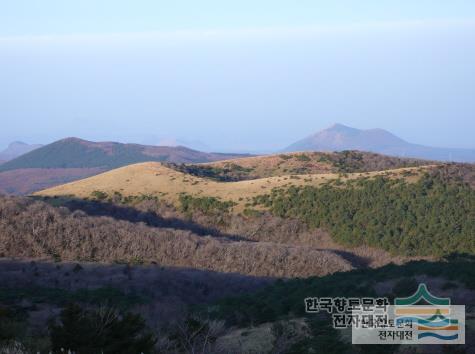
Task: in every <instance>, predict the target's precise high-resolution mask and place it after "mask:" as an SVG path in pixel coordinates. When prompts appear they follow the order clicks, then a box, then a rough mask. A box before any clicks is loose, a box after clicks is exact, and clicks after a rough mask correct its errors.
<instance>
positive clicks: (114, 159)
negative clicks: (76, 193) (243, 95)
mask: <svg viewBox="0 0 475 354" xmlns="http://www.w3.org/2000/svg"><path fill="white" fill-rule="evenodd" d="M245 156H249V155H242V154H221V153H206V152H201V151H196V150H192V149H189V148H186V147H183V146H176V147H169V146H150V145H139V144H121V143H115V142H92V141H86V140H82V139H78V138H66V139H62V140H59V141H56V142H54V143H51V144H48V145H45V146H43V147H40V148H37V149H35V150H33V151H30V152H28V153H26V154H24V155H21V156H19V157H17V158H15V159H12V160H10V161H7V162H5V163H3V164H1V165H0V193H1V192H3V193H9V194H28V193H31V192H34V191H37V190H40V189H44V188H48V187H52V186H56V185H59V184H63V183H67V182H71V181H74V180H76V179H82V178H86V177H89V176H93V175H96V174H98V173H101V172H105V171H108V170H111V169H114V168H117V167H121V166H125V165H130V164H133V163H138V162H146V161H157V162H174V163H198V162H213V161H219V160H228V159H233V158H237V157H245Z"/></svg>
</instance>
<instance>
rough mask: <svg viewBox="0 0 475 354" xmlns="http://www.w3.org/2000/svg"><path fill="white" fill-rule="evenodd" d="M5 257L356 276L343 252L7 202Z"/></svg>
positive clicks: (0, 202) (0, 231)
mask: <svg viewBox="0 0 475 354" xmlns="http://www.w3.org/2000/svg"><path fill="white" fill-rule="evenodd" d="M0 221H1V222H0V256H3V257H5V256H8V257H20V258H49V259H56V260H67V261H97V262H108V263H113V262H129V263H130V262H132V263H134V262H135V263H151V262H156V263H158V264H160V265H163V266H178V267H191V268H195V269H202V270H210V271H219V272H226V273H240V274H246V275H254V276H270V277H296V276H299V277H305V276H312V275H325V274H331V273H334V272H336V271H346V270H350V269H352V266H351V263H350V262H348V261H347V260H345V259H344V258H343V257H341V256H340V255H338V254H337V253H335V252H331V251H325V250H324V251H322V250H319V249H315V248H312V247H308V246H293V245H286V244H278V243H273V242H250V241H231V240H227V239H218V238H214V237H211V236H207V237H203V236H198V235H196V234H194V233H192V232H189V231H184V230H175V229H170V228H160V227H150V226H147V225H145V224H143V223H131V222H128V221H122V220H115V219H113V218H110V217H92V216H87V215H86V214H85V213H83V212H80V211H75V212H73V213H71V212H70V211H69V210H67V209H66V208H54V207H52V206H50V205H48V204H46V203H44V202H39V201H32V200H30V199H27V198H15V197H1V198H0Z"/></svg>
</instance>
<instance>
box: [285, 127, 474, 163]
mask: <svg viewBox="0 0 475 354" xmlns="http://www.w3.org/2000/svg"><path fill="white" fill-rule="evenodd" d="M342 150H360V151H370V152H375V153H379V154H384V155H390V156H402V157H416V158H421V159H427V160H439V161H456V162H475V149H456V148H453V149H452V148H437V147H429V146H423V145H418V144H412V143H409V142H407V141H405V140H403V139H401V138H399V137H397V136H395V135H394V134H392V133H390V132H388V131H386V130H384V129H368V130H360V129H356V128H351V127H347V126H345V125H342V124H335V125H333V126H331V127H330V128H328V129H324V130H322V131H320V132H318V133H316V134H313V135H311V136H309V137H306V138H304V139H302V140H299V141H297V142H295V143H294V144H292V145H290V146H288V147H287V148H285V149H284V151H288V152H290V151H342Z"/></svg>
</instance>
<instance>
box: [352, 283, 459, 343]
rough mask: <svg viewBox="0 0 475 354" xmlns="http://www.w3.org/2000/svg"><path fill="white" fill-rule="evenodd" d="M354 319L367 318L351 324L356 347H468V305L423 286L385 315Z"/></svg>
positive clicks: (388, 307) (377, 314)
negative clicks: (385, 345) (466, 311)
mask: <svg viewBox="0 0 475 354" xmlns="http://www.w3.org/2000/svg"><path fill="white" fill-rule="evenodd" d="M352 316H353V317H356V318H358V317H361V318H362V319H364V321H363V320H362V321H356V322H355V323H353V325H352V343H353V344H465V306H463V305H452V304H451V301H450V298H445V297H437V296H434V295H433V294H431V293H430V292H429V290H428V289H427V285H426V284H423V283H422V284H419V286H418V288H417V291H416V292H415V293H414V294H413V295H411V296H409V297H400V298H395V299H394V305H389V306H387V310H386V311H384V313H383V312H382V311H381V309H380V310H379V311H374V312H373V313H372V314H371V315H368V313H366V314H365V313H363V312H358V311H353V312H352ZM365 316H366V317H365Z"/></svg>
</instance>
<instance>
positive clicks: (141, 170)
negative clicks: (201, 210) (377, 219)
mask: <svg viewBox="0 0 475 354" xmlns="http://www.w3.org/2000/svg"><path fill="white" fill-rule="evenodd" d="M273 159H274V157H261V158H246V159H238V160H233V161H234V162H236V161H239V162H240V160H243V165H245V166H246V165H248V166H250V167H252V166H255V165H259V161H261V162H263V163H262V164H261V166H262V167H261V169H262V172H264V173H265V172H266V171H271V170H272V171H274V172H273V173H275V171H276V170H275V168H274V167H275V164H274V163H273V161H272V160H273ZM226 163H229V161H223V162H218V163H214V164H213V166H224V165H225V164H226ZM208 165H209V164H208ZM429 167H430V166H424V167H407V168H399V169H392V170H386V171H376V172H362V173H348V174H340V173H332V172H326V173H313V174H301V175H294V174H288V175H286V174H282V175H277V176H272V177H265V178H257V179H251V180H244V181H237V182H217V181H214V180H211V179H208V178H201V177H197V176H193V175H190V174H186V173H182V172H179V171H176V170H175V169H172V168H169V167H166V166H164V165H163V164H161V163H159V162H145V163H138V164H133V165H129V166H125V167H121V168H118V169H115V170H111V171H108V172H105V173H102V174H99V175H96V176H93V177H89V178H85V179H82V180H79V181H75V182H71V183H67V184H64V185H61V186H57V187H53V188H49V189H46V190H43V191H40V192H37V193H35V195H39V196H50V197H51V196H75V197H79V198H88V197H91V194H92V193H93V192H94V191H101V192H105V193H107V194H108V195H113V194H114V192H119V193H121V194H122V195H123V196H139V195H151V196H157V197H159V198H160V199H161V200H165V201H167V202H170V203H173V204H176V202H177V200H178V196H179V195H180V193H186V194H190V195H193V196H198V197H202V196H209V197H215V198H218V199H220V200H222V201H233V202H235V203H236V204H237V206H236V207H235V208H234V210H235V211H241V210H242V209H243V208H244V205H245V204H246V203H247V202H249V201H250V200H252V198H253V197H255V196H257V195H261V194H266V193H269V192H270V191H271V190H272V189H273V188H276V187H288V186H291V185H294V186H301V185H312V186H318V185H321V184H323V183H326V182H329V181H331V180H336V179H338V178H340V179H341V180H342V181H345V180H348V179H356V178H362V177H374V176H377V175H388V176H390V177H392V178H395V177H403V176H404V175H405V176H404V178H406V179H407V180H408V181H409V182H410V181H414V180H417V179H418V176H420V175H421V173H422V171H424V170H425V169H426V168H429ZM319 168H320V167H319ZM321 168H322V169H324V168H325V167H324V166H321ZM408 171H411V172H412V174H411V175H410V176H408V173H407V172H408ZM280 173H283V172H280Z"/></svg>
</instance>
